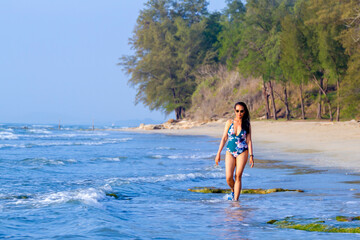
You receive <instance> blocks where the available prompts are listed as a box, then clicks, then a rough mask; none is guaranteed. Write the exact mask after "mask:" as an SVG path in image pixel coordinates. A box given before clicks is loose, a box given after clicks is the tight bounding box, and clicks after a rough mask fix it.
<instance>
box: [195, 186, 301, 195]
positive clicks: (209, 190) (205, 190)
mask: <svg viewBox="0 0 360 240" xmlns="http://www.w3.org/2000/svg"><path fill="white" fill-rule="evenodd" d="M188 190H189V191H191V192H200V193H230V192H231V190H230V189H224V188H215V187H194V188H190V189H188ZM274 192H304V191H303V190H292V189H283V188H271V189H261V188H259V189H242V190H241V194H269V193H274Z"/></svg>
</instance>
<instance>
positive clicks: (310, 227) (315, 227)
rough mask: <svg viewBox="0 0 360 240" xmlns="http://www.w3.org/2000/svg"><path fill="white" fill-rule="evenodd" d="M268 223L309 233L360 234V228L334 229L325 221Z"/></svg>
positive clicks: (278, 221)
mask: <svg viewBox="0 0 360 240" xmlns="http://www.w3.org/2000/svg"><path fill="white" fill-rule="evenodd" d="M338 217H343V216H338ZM338 217H336V220H338ZM355 218H357V217H355ZM339 219H340V218H339ZM341 219H343V218H341ZM267 223H268V224H274V225H277V226H278V227H279V228H290V229H296V230H303V231H309V232H331V233H360V227H333V226H329V225H326V224H324V223H325V221H316V222H313V223H296V222H295V221H288V220H270V221H268V222H267Z"/></svg>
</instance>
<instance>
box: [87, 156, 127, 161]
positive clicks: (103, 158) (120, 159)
mask: <svg viewBox="0 0 360 240" xmlns="http://www.w3.org/2000/svg"><path fill="white" fill-rule="evenodd" d="M127 158H128V157H126V156H119V157H98V158H93V159H91V160H92V161H96V160H105V161H115V162H118V161H122V160H124V159H127Z"/></svg>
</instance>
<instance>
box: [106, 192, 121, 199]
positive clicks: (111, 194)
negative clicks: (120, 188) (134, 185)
mask: <svg viewBox="0 0 360 240" xmlns="http://www.w3.org/2000/svg"><path fill="white" fill-rule="evenodd" d="M106 196H109V197H114V198H115V199H119V196H118V195H117V194H116V193H106Z"/></svg>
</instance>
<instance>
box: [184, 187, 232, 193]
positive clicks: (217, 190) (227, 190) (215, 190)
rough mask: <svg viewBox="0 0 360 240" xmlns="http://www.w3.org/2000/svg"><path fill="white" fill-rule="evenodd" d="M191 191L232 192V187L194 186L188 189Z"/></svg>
mask: <svg viewBox="0 0 360 240" xmlns="http://www.w3.org/2000/svg"><path fill="white" fill-rule="evenodd" d="M188 190H189V191H190V192H199V193H230V192H231V190H230V189H225V188H215V187H194V188H189V189H188Z"/></svg>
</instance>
